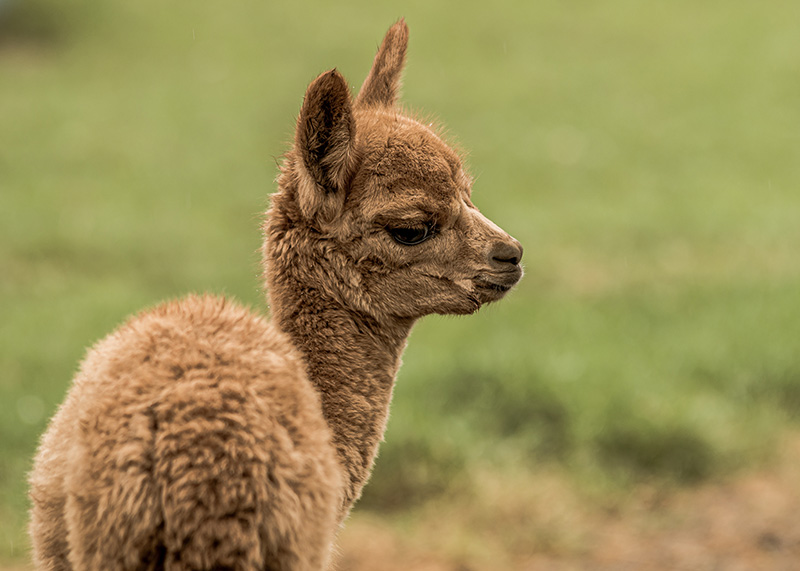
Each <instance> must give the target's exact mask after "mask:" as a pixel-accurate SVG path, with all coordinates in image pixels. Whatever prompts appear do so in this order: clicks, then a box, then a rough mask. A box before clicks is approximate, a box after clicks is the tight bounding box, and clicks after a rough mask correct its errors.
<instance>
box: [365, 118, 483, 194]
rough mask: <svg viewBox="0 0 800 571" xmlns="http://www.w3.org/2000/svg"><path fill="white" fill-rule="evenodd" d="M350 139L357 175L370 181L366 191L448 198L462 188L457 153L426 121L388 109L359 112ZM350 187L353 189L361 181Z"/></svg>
mask: <svg viewBox="0 0 800 571" xmlns="http://www.w3.org/2000/svg"><path fill="white" fill-rule="evenodd" d="M356 140H357V146H358V147H359V150H360V153H361V156H362V161H363V162H362V165H361V169H360V174H361V175H362V177H363V178H371V179H373V181H372V182H373V184H372V185H366V186H364V187H362V189H363V190H364V191H367V192H368V193H369V194H372V192H369V191H373V192H374V191H376V190H378V188H376V187H379V190H380V191H381V193H382V194H383V195H384V197H386V198H392V197H400V196H402V195H405V196H407V198H409V199H411V198H413V197H415V196H416V197H417V198H423V197H425V198H427V199H429V200H435V201H447V202H449V201H451V200H453V199H454V198H457V197H458V195H459V194H461V192H459V191H468V188H469V178H468V177H467V176H466V174H465V173H464V171H463V164H462V160H461V157H460V156H459V155H458V153H456V152H455V151H454V150H453V149H452V148H451V147H450V146H449V145H448V144H447V143H445V142H444V141H443V140H442V137H441V136H440V135H439V134H438V133H437V132H436V130H435V129H434V128H433V125H432V124H428V125H425V124H423V123H421V122H420V121H417V120H416V119H413V118H411V117H409V116H407V115H405V114H403V113H401V112H399V111H396V110H393V109H377V110H376V109H367V110H360V111H356ZM363 182H366V181H363ZM354 186H355V187H356V188H354V189H353V190H356V189H357V188H358V187H359V186H361V185H354ZM356 192H357V190H356ZM387 194H388V196H387ZM361 198H366V197H361Z"/></svg>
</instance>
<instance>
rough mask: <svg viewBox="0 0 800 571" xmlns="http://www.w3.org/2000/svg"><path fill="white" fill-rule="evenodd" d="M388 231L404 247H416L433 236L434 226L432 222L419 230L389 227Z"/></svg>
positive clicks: (418, 228)
mask: <svg viewBox="0 0 800 571" xmlns="http://www.w3.org/2000/svg"><path fill="white" fill-rule="evenodd" d="M386 230H387V231H388V232H389V234H391V236H392V238H394V241H395V242H397V243H398V244H403V245H404V246H416V245H417V244H421V243H422V242H424V241H425V240H427V239H428V238H430V237H431V236H433V224H431V223H430V222H428V223H426V224H425V225H424V226H419V227H417V228H405V227H402V226H398V227H396V228H392V227H389V228H386Z"/></svg>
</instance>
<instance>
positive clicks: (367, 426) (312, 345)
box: [269, 274, 413, 515]
mask: <svg viewBox="0 0 800 571" xmlns="http://www.w3.org/2000/svg"><path fill="white" fill-rule="evenodd" d="M270 282H271V283H270V290H269V292H270V297H271V301H272V303H271V308H272V314H273V320H274V322H275V323H276V325H278V327H279V328H280V329H281V330H282V331H283V332H284V333H286V334H287V335H288V336H289V337H290V339H291V340H292V341H293V343H294V345H295V347H297V348H298V349H299V350H300V351H301V353H302V354H303V357H304V359H305V362H306V365H307V372H308V375H309V378H310V380H311V382H312V383H313V384H314V385H315V387H316V388H317V390H318V392H319V395H320V398H321V402H322V411H323V414H324V416H325V419H326V420H327V422H328V425H329V426H330V428H331V431H332V434H333V439H334V444H335V446H336V449H337V451H338V455H339V460H340V462H341V464H342V466H343V467H344V468H345V470H346V472H347V476H348V481H347V482H345V491H344V498H343V505H342V510H343V512H342V515H344V514H346V513H347V511H348V510H349V508H350V506H351V505H352V504H353V502H355V500H356V499H358V497H359V496H360V494H361V489H362V487H363V486H364V484H365V483H366V481H367V479H368V478H369V474H370V471H371V469H372V463H373V460H374V458H375V455H376V454H377V451H378V444H379V443H380V441H381V440H382V439H383V433H384V430H385V429H386V420H387V417H388V412H389V402H390V401H391V398H392V388H393V386H394V380H395V375H396V373H397V369H398V367H399V366H400V357H401V354H402V352H403V349H404V348H405V344H406V338H407V337H408V334H409V333H410V331H411V326H412V324H413V320H410V319H396V320H392V322H391V323H388V324H386V323H384V324H379V323H378V322H377V321H376V320H374V319H373V318H371V317H369V316H365V315H363V314H359V313H356V312H354V311H351V310H349V309H347V308H345V307H343V306H342V305H340V304H339V303H337V302H336V301H333V300H331V299H327V298H326V297H325V296H324V295H323V294H322V293H320V292H319V291H318V290H314V289H310V288H307V287H301V285H300V284H299V283H298V282H296V281H294V280H293V279H292V276H291V275H286V274H284V275H283V276H281V279H280V280H278V279H271V280H270ZM300 292H301V293H300Z"/></svg>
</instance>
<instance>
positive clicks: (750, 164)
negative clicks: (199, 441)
mask: <svg viewBox="0 0 800 571" xmlns="http://www.w3.org/2000/svg"><path fill="white" fill-rule="evenodd" d="M290 4H291V5H290ZM400 16H404V17H405V18H406V20H407V22H408V24H409V27H410V29H411V39H410V51H409V57H408V63H407V70H406V73H405V81H404V90H403V100H404V102H405V103H406V104H407V105H408V106H409V108H410V109H412V110H415V111H418V112H419V113H420V114H421V115H422V116H424V117H428V116H433V117H435V118H437V119H438V120H441V122H442V123H443V124H444V125H446V126H447V136H448V138H450V139H452V140H453V141H454V142H455V143H456V144H457V145H458V146H459V147H462V148H464V149H466V150H467V151H468V159H467V162H468V164H469V165H470V166H471V171H472V173H473V175H475V177H476V182H475V186H474V200H475V202H476V204H477V205H478V206H479V207H480V208H481V209H482V211H483V212H484V213H485V214H487V215H488V216H489V217H490V218H492V219H493V220H494V221H496V222H497V223H498V224H499V225H500V226H502V227H503V228H504V229H506V230H507V231H509V232H510V233H511V234H513V235H514V236H515V237H516V238H518V239H519V240H520V241H521V242H522V244H523V245H524V247H525V257H524V265H525V268H526V276H525V278H524V279H523V281H522V282H521V284H520V285H519V286H518V288H517V289H516V290H515V291H514V292H513V293H512V294H510V295H509V296H508V297H507V299H505V300H504V301H502V302H501V303H499V304H497V305H494V306H490V307H488V308H485V309H484V310H482V311H481V312H480V313H479V314H478V315H476V316H473V317H469V318H442V317H431V318H426V319H425V320H423V322H421V323H420V324H419V325H418V326H417V327H416V329H415V330H414V332H413V334H412V337H411V340H410V343H409V348H408V350H407V352H406V355H405V358H404V361H405V364H404V366H403V368H402V369H401V372H400V375H399V381H398V384H397V387H396V392H395V395H396V396H395V401H394V403H393V407H392V417H391V421H390V425H389V430H388V432H387V442H386V443H385V444H384V446H383V448H382V450H381V454H380V457H379V460H378V464H377V469H376V472H375V475H374V478H373V480H372V482H371V483H370V485H369V486H368V488H367V491H366V494H365V497H364V499H363V501H362V503H361V504H359V508H358V509H359V510H370V511H374V512H376V513H379V514H382V515H385V516H387V517H388V516H389V515H391V514H396V513H398V512H399V511H400V512H408V511H409V510H412V511H413V509H414V508H415V507H417V506H420V505H423V504H424V503H425V502H426V501H429V500H431V499H432V498H439V499H440V498H442V497H445V498H447V497H450V498H453V501H458V497H460V496H468V495H469V493H470V487H471V485H472V479H471V475H472V474H474V473H476V471H478V470H481V471H485V470H488V471H489V472H490V473H492V474H494V477H496V478H497V479H499V480H502V479H503V478H504V474H505V473H507V472H508V471H509V470H511V469H512V468H513V470H514V471H515V472H519V471H520V470H522V471H524V472H525V473H527V474H529V477H530V482H531V485H535V481H536V478H535V476H536V473H537V471H538V470H541V469H542V467H543V466H547V467H553V466H555V467H557V469H558V470H559V471H560V473H562V474H563V477H564V478H567V479H569V480H570V481H571V482H572V483H573V484H575V485H577V486H579V487H588V488H592V489H598V490H601V494H602V493H608V494H613V493H614V492H613V490H615V489H620V488H623V489H624V488H625V487H626V486H628V485H629V484H631V483H637V482H655V483H658V484H659V485H661V484H665V485H670V486H672V485H677V486H682V485H693V484H696V483H698V482H703V481H708V480H713V479H714V478H722V477H724V476H725V475H727V474H730V473H732V472H733V471H738V470H745V469H747V468H749V467H752V466H756V465H759V466H762V465H764V464H765V463H767V465H768V462H769V461H770V456H771V454H772V453H773V451H774V445H775V442H776V441H777V438H778V437H779V436H780V435H781V434H783V433H785V432H786V431H787V430H792V429H796V428H797V420H798V418H800V184H799V183H800V153H798V148H800V104H799V103H798V102H800V74H799V73H798V59H799V58H800V34H798V33H797V23H798V22H799V21H800V4H798V3H797V2H796V0H775V1H773V2H770V3H769V6H766V5H765V4H763V3H756V2H748V1H745V0H741V1H728V2H722V1H711V2H703V3H697V2H689V1H688V0H679V1H675V2H669V3H642V2H634V1H632V0H609V1H606V2H590V1H588V0H586V1H578V0H575V1H568V2H563V1H561V2H556V1H554V0H550V1H539V2H510V1H505V0H500V1H496V2H491V3H486V2H470V1H459V2H455V1H453V2H430V1H425V2H422V1H419V2H407V3H403V5H402V6H400V5H396V6H389V5H388V4H387V5H385V6H384V5H381V6H376V5H374V3H372V2H351V3H348V4H346V5H340V4H338V3H336V4H334V3H330V2H321V1H320V2H293V3H288V2H287V3H284V4H278V3H272V2H228V3H221V2H220V3H201V2H189V1H184V0H173V1H172V2H156V1H153V0H141V1H139V2H119V1H105V2H100V1H99V0H74V1H72V2H56V1H55V0H28V1H25V0H18V1H16V2H10V3H8V2H7V3H5V4H3V5H2V6H0V561H12V562H13V561H16V560H19V559H21V558H24V557H25V556H26V555H25V554H26V550H27V540H26V538H25V532H24V527H25V519H26V515H25V512H26V509H27V500H26V497H25V493H26V487H25V473H26V471H27V470H28V469H29V468H30V462H31V457H32V455H33V453H34V450H35V446H36V442H37V438H38V437H39V435H40V434H41V433H42V432H43V430H44V428H45V426H46V422H47V419H48V418H49V416H50V415H51V414H52V413H53V411H54V410H55V407H56V406H57V405H58V403H59V402H60V401H61V399H62V398H63V396H64V393H65V391H66V389H67V387H68V384H69V379H70V378H71V376H72V375H73V373H74V371H75V370H76V367H77V364H78V363H79V361H80V359H81V358H82V356H83V354H84V352H85V350H86V347H87V346H89V345H91V344H92V343H94V342H95V341H96V340H98V339H100V338H101V337H102V336H104V335H105V334H107V333H108V332H110V331H111V330H113V328H114V327H115V326H117V325H118V324H119V323H120V322H121V321H122V320H123V319H125V317H126V316H128V315H129V314H131V313H132V312H135V311H139V310H140V309H142V308H143V307H147V306H149V305H153V304H155V303H157V302H158V301H160V300H163V299H167V298H173V297H177V296H180V295H183V294H185V293H188V292H200V291H213V292H217V293H224V294H227V295H230V296H232V297H234V298H236V299H238V300H240V301H242V302H244V303H247V304H250V305H253V306H254V307H257V308H259V309H261V308H263V307H264V303H263V300H262V293H261V291H260V283H259V279H258V273H259V257H258V254H257V249H258V248H259V244H260V235H259V230H258V226H259V222H260V218H261V213H262V212H263V211H264V210H265V208H266V206H267V201H268V195H269V193H270V192H272V191H273V189H274V187H275V185H274V182H273V181H274V177H275V175H276V171H277V169H276V163H277V161H278V160H279V157H280V155H281V153H282V152H283V151H284V150H285V149H286V146H287V142H288V141H290V140H291V137H292V129H293V125H294V119H295V116H296V114H297V112H298V110H299V106H300V102H301V99H302V95H303V92H304V90H305V87H306V85H307V84H308V82H310V81H311V80H312V79H313V78H314V77H315V76H316V75H317V74H318V73H321V72H323V71H325V70H327V69H330V68H332V67H337V68H338V69H339V70H340V71H341V72H342V73H343V74H344V75H345V76H346V77H347V78H348V80H349V81H350V83H351V85H353V86H354V89H355V88H357V87H358V86H360V84H361V82H362V80H363V78H364V77H365V75H366V73H367V71H368V69H369V66H370V64H371V62H372V58H373V56H374V53H375V49H376V48H377V45H378V44H379V42H380V40H381V38H382V35H383V33H384V32H385V30H386V29H387V28H388V27H389V25H391V24H392V23H393V22H394V21H395V20H396V19H397V18H398V17H400Z"/></svg>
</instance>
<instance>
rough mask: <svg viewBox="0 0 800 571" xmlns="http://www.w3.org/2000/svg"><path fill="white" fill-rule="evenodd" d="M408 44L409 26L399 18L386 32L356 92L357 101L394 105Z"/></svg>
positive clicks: (364, 103) (359, 102) (363, 103)
mask: <svg viewBox="0 0 800 571" xmlns="http://www.w3.org/2000/svg"><path fill="white" fill-rule="evenodd" d="M407 48H408V26H407V25H406V23H405V20H402V19H401V20H400V21H398V22H397V23H396V24H395V25H394V26H392V27H391V28H389V31H388V32H386V37H385V38H383V43H382V44H381V47H380V48H379V49H378V54H377V55H376V56H375V61H374V62H373V64H372V69H371V70H370V71H369V75H367V79H365V80H364V85H362V86H361V91H360V92H359V93H358V98H357V99H356V104H357V105H365V106H370V105H383V106H386V107H391V106H392V105H394V103H395V101H396V100H397V92H398V91H399V89H400V74H401V73H402V71H403V65H404V64H405V61H406V49H407Z"/></svg>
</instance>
